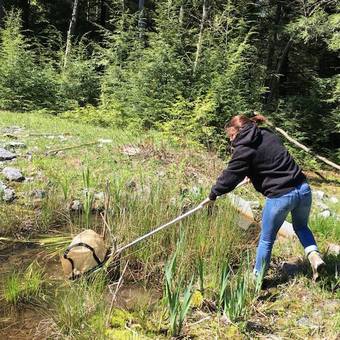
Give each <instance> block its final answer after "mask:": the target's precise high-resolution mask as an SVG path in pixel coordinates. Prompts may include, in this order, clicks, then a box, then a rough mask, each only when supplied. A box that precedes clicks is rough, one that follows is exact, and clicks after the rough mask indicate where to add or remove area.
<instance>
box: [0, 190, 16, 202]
mask: <svg viewBox="0 0 340 340" xmlns="http://www.w3.org/2000/svg"><path fill="white" fill-rule="evenodd" d="M2 199H3V200H4V201H5V202H8V203H9V202H12V201H14V199H15V191H14V190H13V189H10V188H6V189H5V190H4V191H3V194H2Z"/></svg>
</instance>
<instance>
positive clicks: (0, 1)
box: [0, 0, 5, 28]
mask: <svg viewBox="0 0 340 340" xmlns="http://www.w3.org/2000/svg"><path fill="white" fill-rule="evenodd" d="M4 15H5V11H4V0H0V28H1V27H2V23H3V21H4Z"/></svg>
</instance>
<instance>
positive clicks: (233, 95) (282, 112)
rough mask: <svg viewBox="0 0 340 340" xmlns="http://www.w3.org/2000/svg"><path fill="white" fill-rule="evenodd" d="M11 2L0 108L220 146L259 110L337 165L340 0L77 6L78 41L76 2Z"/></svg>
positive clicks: (112, 0)
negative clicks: (239, 120)
mask: <svg viewBox="0 0 340 340" xmlns="http://www.w3.org/2000/svg"><path fill="white" fill-rule="evenodd" d="M2 3H3V6H4V9H5V10H6V16H5V17H4V18H3V19H0V20H1V24H0V28H1V33H0V56H1V60H2V63H1V65H0V108H1V109H11V110H20V111H24V110H25V111H27V110H32V109H41V110H46V111H48V112H51V113H53V114H56V113H57V114H60V115H61V116H63V117H68V118H69V119H72V120H75V121H83V122H90V123H93V124H97V125H101V126H113V127H119V128H126V127H130V128H133V129H143V130H144V129H150V128H154V129H157V130H159V131H162V132H163V133H164V134H165V135H168V136H171V137H172V138H174V139H175V140H181V139H182V138H183V137H186V138H187V139H190V140H191V141H193V142H194V143H198V144H203V145H205V146H208V147H215V148H216V147H220V145H221V141H220V136H221V132H222V127H223V125H224V123H225V121H226V120H228V119H229V118H230V117H231V116H232V115H234V114H236V113H240V112H246V113H250V112H252V111H254V110H257V111H262V112H264V113H265V114H266V115H268V116H269V117H270V118H271V120H272V121H274V122H275V123H276V124H277V125H279V126H280V127H282V128H284V129H286V130H287V131H288V132H289V133H290V134H292V135H293V136H294V137H296V138H297V139H298V140H300V141H302V142H305V143H306V144H308V145H309V146H312V147H313V148H314V149H315V150H317V151H319V152H320V153H323V154H325V155H327V156H329V157H330V158H333V159H334V160H335V161H337V160H339V142H338V140H339V133H338V128H339V120H340V119H339V80H340V78H339V75H338V70H337V67H336V66H337V61H338V60H337V56H338V52H339V46H340V44H339V32H338V26H339V6H338V4H337V3H336V1H333V0H331V1H327V2H325V3H320V4H319V3H318V2H312V1H306V2H301V3H294V5H293V6H292V4H290V3H289V2H288V3H284V2H280V1H274V2H271V1H268V0H266V1H261V2H249V1H231V0H229V1H227V2H226V1H213V2H211V1H207V0H199V1H196V0H195V1H177V0H176V1H171V2H169V1H164V0H162V1H154V0H152V1H148V2H145V3H144V1H141V2H140V3H139V5H140V7H139V8H137V2H131V1H117V0H100V1H94V0H88V1H87V2H86V3H85V1H83V0H79V1H78V2H77V3H78V5H79V8H77V10H76V12H75V14H76V17H75V18H74V20H75V21H74V23H76V25H75V26H74V27H72V29H71V31H70V32H69V33H70V34H71V35H70V34H69V33H68V27H69V24H70V19H71V14H72V2H70V1H66V0H62V3H61V5H60V6H56V5H55V4H52V3H46V2H45V1H42V0H36V1H34V2H29V1H26V0H25V1H23V2H19V1H9V0H3V2H2ZM75 4H76V2H74V5H75ZM52 13H53V15H52ZM71 23H72V22H71ZM66 36H68V38H69V39H68V42H70V44H68V48H67V53H66V52H65V42H66V39H65V37H66ZM259 37H261V38H259ZM223 149H225V145H224V146H223ZM304 157H305V155H304V156H302V157H301V158H302V159H303V158H304ZM314 166H317V164H314Z"/></svg>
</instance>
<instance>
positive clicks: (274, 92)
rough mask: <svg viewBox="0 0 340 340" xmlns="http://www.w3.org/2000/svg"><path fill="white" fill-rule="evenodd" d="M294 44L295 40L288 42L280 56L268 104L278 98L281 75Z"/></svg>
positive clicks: (271, 83) (271, 84) (270, 86)
mask: <svg viewBox="0 0 340 340" xmlns="http://www.w3.org/2000/svg"><path fill="white" fill-rule="evenodd" d="M292 44H293V39H292V38H290V39H289V40H288V42H287V43H286V46H285V48H284V49H283V51H282V53H281V56H280V58H279V60H278V62H277V64H276V69H275V73H274V75H273V76H272V79H271V82H270V85H269V88H270V92H269V96H268V103H270V102H271V101H272V100H273V98H274V97H278V86H279V83H280V77H281V75H280V73H281V70H282V66H283V63H284V62H285V61H286V59H287V57H288V52H289V49H290V48H291V46H292Z"/></svg>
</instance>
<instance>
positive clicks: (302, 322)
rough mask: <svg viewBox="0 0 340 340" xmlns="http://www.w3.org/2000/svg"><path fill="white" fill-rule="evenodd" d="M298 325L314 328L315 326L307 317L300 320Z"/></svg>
mask: <svg viewBox="0 0 340 340" xmlns="http://www.w3.org/2000/svg"><path fill="white" fill-rule="evenodd" d="M297 324H298V325H299V326H305V327H309V328H311V327H314V325H313V324H312V323H311V321H310V320H309V319H308V318H307V317H306V316H303V317H302V318H301V319H299V320H298V321H297Z"/></svg>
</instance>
